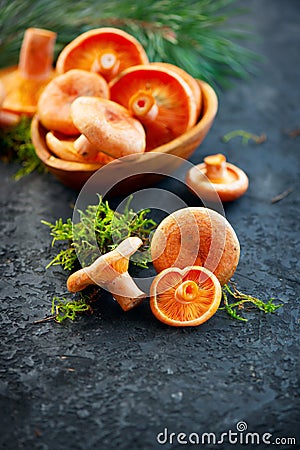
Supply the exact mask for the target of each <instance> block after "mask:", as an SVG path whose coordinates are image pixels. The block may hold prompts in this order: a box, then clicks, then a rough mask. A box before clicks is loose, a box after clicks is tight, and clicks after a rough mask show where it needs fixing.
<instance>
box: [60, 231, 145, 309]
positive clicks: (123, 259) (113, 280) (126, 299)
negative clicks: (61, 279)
mask: <svg viewBox="0 0 300 450" xmlns="http://www.w3.org/2000/svg"><path fill="white" fill-rule="evenodd" d="M142 243H143V242H142V240H141V239H140V238H138V237H129V238H127V239H125V240H124V241H123V242H121V243H120V244H119V245H118V246H117V247H116V248H115V249H114V250H112V251H111V252H109V253H106V254H105V255H102V256H100V257H99V258H97V259H96V261H94V262H93V263H92V264H91V265H90V266H88V267H84V268H82V269H80V270H78V271H77V272H74V273H73V274H72V275H70V276H69V278H68V280H67V288H68V290H69V291H70V292H79V291H82V290H83V289H85V288H86V287H87V286H90V285H98V286H100V287H102V288H104V289H107V290H108V291H110V292H111V294H112V295H113V297H114V298H115V299H116V300H117V302H118V303H119V305H120V306H121V308H122V309H123V310H124V311H128V310H129V309H132V308H133V307H135V306H137V305H138V304H140V303H141V302H142V301H143V300H144V298H145V297H146V294H145V293H144V292H142V291H141V290H140V289H139V288H138V286H137V285H136V284H135V282H134V280H133V279H132V278H131V276H130V275H129V273H128V266H129V258H130V256H132V255H133V254H134V253H135V252H136V251H137V250H138V248H139V247H140V246H141V245H142Z"/></svg>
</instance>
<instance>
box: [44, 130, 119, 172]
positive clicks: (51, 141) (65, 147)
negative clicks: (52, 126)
mask: <svg viewBox="0 0 300 450" xmlns="http://www.w3.org/2000/svg"><path fill="white" fill-rule="evenodd" d="M45 139H46V144H47V146H48V148H49V150H51V152H52V153H54V155H56V156H57V157H58V158H60V159H63V160H65V161H77V162H82V163H86V162H89V163H90V162H93V163H102V164H103V165H104V164H107V163H109V162H111V161H113V160H114V158H112V157H111V156H109V155H107V154H106V153H103V152H100V151H98V149H97V150H96V152H95V149H94V146H93V145H92V144H90V143H89V141H88V140H86V143H87V147H86V149H85V153H86V156H85V154H84V152H83V151H82V153H79V152H78V151H77V149H76V143H77V144H78V140H79V139H80V137H79V138H76V137H74V136H67V135H64V134H62V133H59V132H55V131H48V133H47V134H46V137H45ZM90 154H92V155H94V156H93V158H91V157H90V156H89V155H90Z"/></svg>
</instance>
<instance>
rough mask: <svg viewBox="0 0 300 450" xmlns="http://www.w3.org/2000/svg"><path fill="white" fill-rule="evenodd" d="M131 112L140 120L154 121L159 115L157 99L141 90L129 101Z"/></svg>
mask: <svg viewBox="0 0 300 450" xmlns="http://www.w3.org/2000/svg"><path fill="white" fill-rule="evenodd" d="M128 105H129V110H130V111H131V112H132V114H133V115H134V116H136V117H137V118H139V119H140V120H143V119H144V120H148V121H154V120H155V119H156V117H157V115H158V106H157V104H156V101H155V98H154V97H153V95H152V94H150V93H149V92H147V91H143V90H139V91H138V92H136V93H135V94H134V95H133V96H132V97H131V98H130V100H129V104H128Z"/></svg>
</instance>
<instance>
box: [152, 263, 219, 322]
mask: <svg viewBox="0 0 300 450" xmlns="http://www.w3.org/2000/svg"><path fill="white" fill-rule="evenodd" d="M150 291H151V293H150V307H151V310H152V312H153V314H154V315H155V317H156V318H157V319H159V320H160V321H161V322H163V323H165V324H167V325H171V326H177V327H184V326H197V325H200V324H202V323H204V322H206V321H207V320H208V319H210V318H211V317H212V316H213V315H214V314H215V312H216V311H217V309H218V307H219V305H220V302H221V298H222V289H221V285H220V283H219V281H218V279H217V277H216V276H215V275H214V274H213V273H211V272H210V271H209V270H207V269H205V268H204V267H199V266H192V267H186V268H185V269H182V270H181V269H178V268H174V267H173V268H169V269H165V270H163V271H162V272H160V273H159V274H158V275H157V276H156V277H155V278H154V280H153V282H152V285H151V289H150Z"/></svg>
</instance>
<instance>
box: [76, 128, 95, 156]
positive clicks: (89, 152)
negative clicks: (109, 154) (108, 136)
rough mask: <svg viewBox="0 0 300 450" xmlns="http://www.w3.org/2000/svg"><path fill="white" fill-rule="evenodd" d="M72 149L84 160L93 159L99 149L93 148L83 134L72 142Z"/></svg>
mask: <svg viewBox="0 0 300 450" xmlns="http://www.w3.org/2000/svg"><path fill="white" fill-rule="evenodd" d="M74 148H75V150H76V152H77V153H78V154H79V155H80V156H83V157H85V158H89V159H90V158H94V157H95V156H96V155H97V153H98V152H99V148H97V147H95V145H93V144H92V143H91V142H90V141H89V140H88V139H87V137H85V135H84V134H81V135H80V136H79V137H78V138H77V139H76V141H74Z"/></svg>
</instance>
